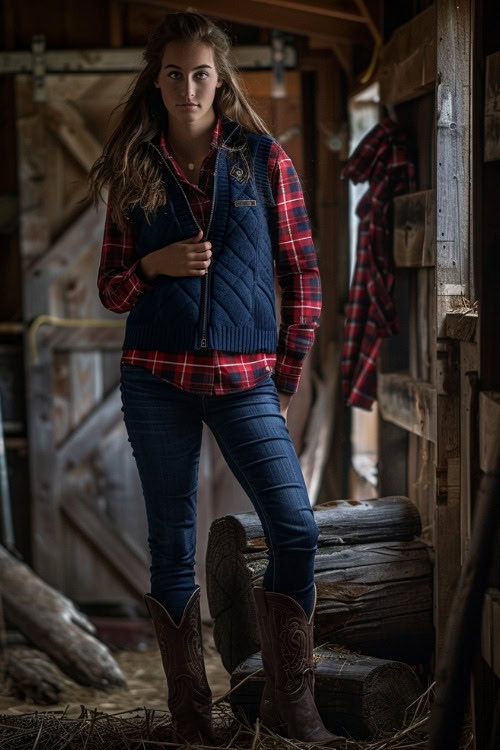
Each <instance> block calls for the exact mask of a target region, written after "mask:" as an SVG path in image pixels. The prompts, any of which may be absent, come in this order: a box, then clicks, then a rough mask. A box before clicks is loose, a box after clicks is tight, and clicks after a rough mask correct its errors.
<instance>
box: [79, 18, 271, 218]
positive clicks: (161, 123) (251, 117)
mask: <svg viewBox="0 0 500 750" xmlns="http://www.w3.org/2000/svg"><path fill="white" fill-rule="evenodd" d="M174 41H175V42H179V41H186V42H193V41H196V42H203V43H204V44H208V45H210V47H212V49H213V54H214V61H215V67H216V70H217V75H218V77H219V79H220V80H222V86H220V87H219V88H218V89H217V90H216V94H215V99H214V105H213V106H214V111H215V113H216V115H217V116H221V115H227V116H228V117H230V118H231V119H232V120H236V121H237V122H239V123H240V124H241V125H243V127H244V128H246V129H247V130H250V131H253V132H255V133H269V130H268V128H267V127H266V125H265V123H264V121H263V120H262V119H261V118H260V117H259V115H258V114H257V113H256V112H255V110H254V108H253V107H252V105H251V103H250V101H249V100H248V97H247V94H246V93H245V91H244V89H243V86H242V83H241V80H240V77H239V74H238V71H237V68H236V65H235V63H234V60H233V57H232V53H231V40H230V39H229V37H228V35H227V34H226V33H225V32H224V31H223V30H222V29H221V28H219V27H218V26H216V24H215V23H213V21H211V20H210V19H209V18H207V17H206V16H202V15H200V14H198V13H169V14H168V15H167V16H166V17H165V18H164V20H163V21H162V22H161V23H160V24H159V26H158V27H157V28H156V29H155V31H154V32H153V34H152V35H151V37H150V39H149V41H148V44H147V46H146V49H145V50H144V55H143V56H144V61H145V67H144V68H143V70H142V72H141V73H139V74H138V76H137V77H136V79H135V80H134V81H133V82H132V84H131V85H130V87H129V90H128V92H127V95H128V98H126V99H125V100H124V101H123V102H122V103H121V104H119V105H118V107H117V109H118V110H120V109H121V110H122V112H121V116H120V119H119V122H118V124H117V126H116V128H115V129H114V131H113V133H112V134H111V136H110V138H109V139H108V141H107V143H106V145H105V146H104V150H103V152H102V154H101V156H100V157H99V158H98V159H97V161H96V162H95V164H94V165H93V167H92V169H91V170H90V174H89V183H90V184H89V194H90V197H91V199H92V201H93V203H94V205H95V206H97V205H98V203H99V200H100V199H103V196H102V194H103V191H104V190H106V189H107V190H108V193H109V196H110V203H109V205H110V211H111V218H112V220H113V221H115V222H116V223H117V224H118V226H119V227H120V229H122V230H123V229H125V226H126V222H127V218H126V217H127V211H129V210H130V209H132V208H133V207H134V206H138V205H139V206H141V207H142V208H143V209H144V211H145V213H146V216H148V218H150V217H151V216H152V214H153V213H154V211H155V210H156V209H157V208H158V207H159V206H160V205H163V204H164V203H165V191H164V187H163V181H162V176H161V172H160V168H159V166H158V164H157V163H156V162H155V161H154V160H153V158H152V157H151V156H150V154H149V153H148V149H146V148H144V144H145V143H147V142H148V141H151V140H152V139H153V138H154V137H155V136H156V135H157V134H158V132H159V131H160V130H161V129H162V128H164V127H165V126H166V124H167V123H168V119H167V110H166V108H165V106H164V104H163V101H162V99H161V92H160V90H159V89H158V88H156V86H155V85H154V81H155V79H156V77H157V76H158V73H159V72H160V68H161V61H162V56H163V52H164V49H165V46H166V45H167V44H168V43H169V42H174ZM129 92H130V93H129Z"/></svg>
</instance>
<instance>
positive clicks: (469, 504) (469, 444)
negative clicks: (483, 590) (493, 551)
mask: <svg viewBox="0 0 500 750" xmlns="http://www.w3.org/2000/svg"><path fill="white" fill-rule="evenodd" d="M478 409H479V351H478V346H477V344H475V343H471V342H469V341H461V342H460V487H461V492H460V505H461V511H460V526H461V531H460V541H461V544H460V548H461V554H460V562H461V565H462V566H463V565H464V563H465V561H466V559H467V555H468V552H469V547H470V538H471V531H472V509H473V498H474V496H475V494H476V489H477V484H478V475H479V450H478V448H479V446H478V439H477V437H478V436H477V423H478Z"/></svg>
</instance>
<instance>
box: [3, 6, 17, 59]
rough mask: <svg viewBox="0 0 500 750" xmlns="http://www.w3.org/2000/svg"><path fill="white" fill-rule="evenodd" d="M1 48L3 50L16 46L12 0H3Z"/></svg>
mask: <svg viewBox="0 0 500 750" xmlns="http://www.w3.org/2000/svg"><path fill="white" fill-rule="evenodd" d="M2 16H3V18H2V21H3V48H4V49H5V50H8V49H15V48H16V17H15V11H14V0H3V3H2Z"/></svg>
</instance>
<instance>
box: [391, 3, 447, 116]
mask: <svg viewBox="0 0 500 750" xmlns="http://www.w3.org/2000/svg"><path fill="white" fill-rule="evenodd" d="M435 24H436V9H435V6H434V5H431V6H430V7H429V8H427V9H426V10H424V11H423V12H422V13H420V14H419V15H417V16H415V18H413V19H412V20H411V21H409V22H408V23H405V24H404V25H403V26H400V27H399V28H398V29H396V31H395V32H394V33H393V34H392V36H391V38H390V40H389V41H388V42H387V44H385V45H384V47H382V49H381V51H380V63H379V71H378V80H379V83H380V98H381V100H382V102H387V103H393V104H395V103H397V102H403V101H406V100H408V99H414V98H415V97H417V96H421V95H422V94H424V93H425V92H426V91H429V90H431V89H432V88H433V87H434V82H435V79H436V33H435Z"/></svg>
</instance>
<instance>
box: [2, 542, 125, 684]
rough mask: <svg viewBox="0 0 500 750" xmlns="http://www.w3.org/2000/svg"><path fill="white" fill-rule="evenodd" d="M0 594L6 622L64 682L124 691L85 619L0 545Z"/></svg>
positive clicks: (108, 655)
mask: <svg viewBox="0 0 500 750" xmlns="http://www.w3.org/2000/svg"><path fill="white" fill-rule="evenodd" d="M0 594H1V595H2V598H3V602H4V607H5V614H6V616H7V618H8V619H9V620H10V621H11V622H12V623H13V624H14V625H16V627H17V628H19V630H20V631H21V632H22V633H23V634H24V635H25V636H26V638H28V640H29V641H31V642H32V643H33V644H34V645H35V646H37V647H38V648H39V649H40V650H41V651H45V653H47V654H48V655H49V656H50V657H51V658H52V659H53V660H54V662H55V663H56V664H57V665H58V667H59V668H60V669H61V670H62V671H63V672H64V673H65V674H67V675H69V677H71V678H72V679H74V680H75V681H76V682H78V683H79V684H80V685H89V686H93V687H98V688H107V687H111V686H113V685H116V686H118V687H125V686H126V682H125V678H124V676H123V674H122V672H121V670H120V668H119V666H118V664H117V663H116V661H115V660H114V658H113V657H112V655H111V653H110V652H109V649H108V648H107V647H106V646H105V645H104V644H103V643H101V642H100V641H98V640H97V639H96V638H94V636H93V635H92V634H93V633H94V632H95V628H94V626H93V625H92V623H91V622H90V621H89V620H88V619H87V617H86V616H85V615H84V614H83V613H82V612H79V611H78V610H77V609H76V608H75V606H74V604H73V602H71V601H70V600H69V599H67V598H66V597H65V596H63V595H62V594H61V593H59V592H58V591H56V590H55V589H53V588H52V587H51V586H49V585H48V584H46V583H45V582H44V581H42V579H41V578H39V576H37V575H36V574H35V573H34V572H33V571H32V570H30V568H29V567H28V566H27V565H26V564H25V563H23V562H21V561H20V560H17V559H16V558H15V557H13V556H12V555H11V554H9V552H7V550H6V549H5V547H2V546H1V545H0Z"/></svg>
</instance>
